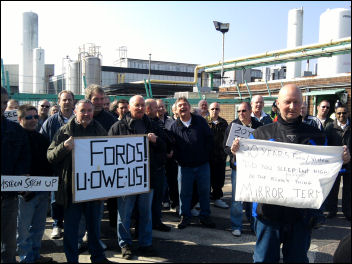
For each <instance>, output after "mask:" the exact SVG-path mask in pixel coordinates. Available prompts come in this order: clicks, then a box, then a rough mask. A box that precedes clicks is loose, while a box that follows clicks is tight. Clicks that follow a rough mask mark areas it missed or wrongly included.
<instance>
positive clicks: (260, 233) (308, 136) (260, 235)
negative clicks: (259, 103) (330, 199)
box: [231, 84, 351, 262]
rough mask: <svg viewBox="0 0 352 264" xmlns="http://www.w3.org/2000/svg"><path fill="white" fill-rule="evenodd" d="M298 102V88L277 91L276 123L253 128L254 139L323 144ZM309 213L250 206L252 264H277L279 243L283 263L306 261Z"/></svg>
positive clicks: (345, 158) (346, 153)
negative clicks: (253, 236) (253, 235)
mask: <svg viewBox="0 0 352 264" xmlns="http://www.w3.org/2000/svg"><path fill="white" fill-rule="evenodd" d="M302 102H303V100H302V93H301V91H300V89H299V88H298V87H297V86H296V85H293V84H287V85H285V86H284V87H283V88H282V89H281V90H280V92H279V97H278V102H277V104H278V108H279V110H280V115H279V116H278V121H277V122H275V123H272V124H268V125H266V126H262V127H259V128H257V129H256V130H255V131H254V132H253V136H254V138H255V139H262V140H274V141H278V142H286V143H294V144H304V145H313V144H316V145H323V144H324V142H325V135H324V134H323V133H322V132H321V131H319V130H318V129H317V128H314V127H312V126H309V125H307V124H305V123H302V117H301V116H300V110H301V107H302ZM238 148H239V140H238V139H235V140H234V142H233V144H232V146H231V152H232V153H233V154H235V153H236V152H237V151H238ZM350 158H351V157H350V154H349V151H348V149H347V147H346V148H344V153H343V161H344V163H346V162H348V161H349V159H350ZM313 212H314V211H313V209H301V208H292V207H285V206H278V205H271V204H261V203H258V204H256V203H253V211H252V213H253V216H254V230H255V232H256V236H257V242H256V246H255V250H254V256H253V259H254V262H279V261H280V245H281V243H283V247H282V253H283V261H284V262H308V257H307V252H308V250H309V246H310V241H311V230H312V217H313Z"/></svg>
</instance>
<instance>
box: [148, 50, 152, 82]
mask: <svg viewBox="0 0 352 264" xmlns="http://www.w3.org/2000/svg"><path fill="white" fill-rule="evenodd" d="M151 59H152V54H151V53H149V74H148V82H149V83H150V64H151Z"/></svg>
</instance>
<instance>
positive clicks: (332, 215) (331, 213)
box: [326, 212, 336, 219]
mask: <svg viewBox="0 0 352 264" xmlns="http://www.w3.org/2000/svg"><path fill="white" fill-rule="evenodd" d="M334 217H336V212H329V213H328V215H327V216H326V218H329V219H331V218H334Z"/></svg>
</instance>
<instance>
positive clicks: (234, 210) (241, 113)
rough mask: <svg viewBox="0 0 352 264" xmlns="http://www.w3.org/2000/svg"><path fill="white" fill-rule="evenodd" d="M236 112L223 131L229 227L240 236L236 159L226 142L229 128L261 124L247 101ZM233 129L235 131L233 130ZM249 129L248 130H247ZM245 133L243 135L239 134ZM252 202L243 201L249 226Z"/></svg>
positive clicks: (252, 127)
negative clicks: (229, 188) (227, 166)
mask: <svg viewBox="0 0 352 264" xmlns="http://www.w3.org/2000/svg"><path fill="white" fill-rule="evenodd" d="M237 113H238V118H237V119H235V120H233V121H232V122H231V124H230V125H229V126H228V128H227V129H226V131H225V137H224V145H225V152H226V154H227V155H229V156H230V167H231V183H232V197H231V211H230V219H231V229H232V234H233V235H234V236H241V232H242V215H243V212H242V211H243V205H242V202H241V201H236V200H235V195H236V194H235V192H236V160H235V156H234V155H232V152H231V150H230V146H231V145H230V144H231V143H230V144H226V142H227V140H228V137H229V135H230V130H231V132H235V131H244V130H245V129H246V128H249V129H256V128H258V127H260V126H262V125H263V124H262V123H260V122H259V121H257V119H256V118H254V117H252V116H251V114H252V107H251V104H250V103H249V102H242V103H241V104H240V105H239V106H238V109H237ZM233 124H235V125H238V126H236V127H238V128H237V129H236V128H235V125H234V126H233ZM234 130H235V131H234ZM248 131H249V130H248ZM237 135H238V134H237ZM241 135H245V136H241ZM249 135H250V133H242V132H241V133H240V135H239V136H241V137H245V138H248V137H249ZM251 205H252V203H248V202H245V203H244V206H245V208H246V215H247V218H248V221H249V222H250V223H251V228H253V219H252V212H251V211H252V206H251Z"/></svg>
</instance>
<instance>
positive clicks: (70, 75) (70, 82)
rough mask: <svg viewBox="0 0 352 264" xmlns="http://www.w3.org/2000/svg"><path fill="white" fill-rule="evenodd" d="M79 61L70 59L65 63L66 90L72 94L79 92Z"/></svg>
mask: <svg viewBox="0 0 352 264" xmlns="http://www.w3.org/2000/svg"><path fill="white" fill-rule="evenodd" d="M80 70H81V69H80V63H79V61H71V62H69V63H68V64H67V65H66V70H65V72H66V73H65V74H66V90H68V91H71V92H73V93H74V94H80V92H81V89H80V88H81V86H80V79H81V78H80Z"/></svg>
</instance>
